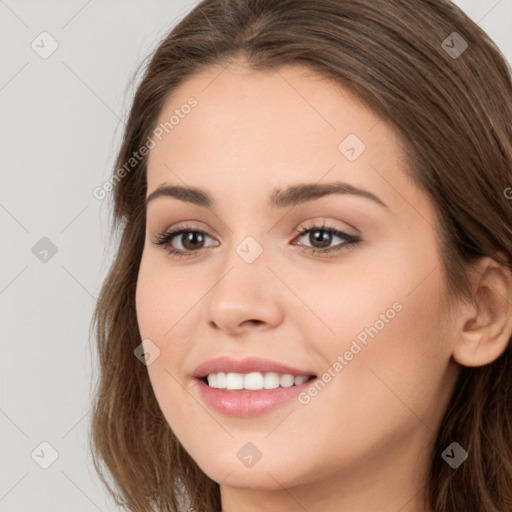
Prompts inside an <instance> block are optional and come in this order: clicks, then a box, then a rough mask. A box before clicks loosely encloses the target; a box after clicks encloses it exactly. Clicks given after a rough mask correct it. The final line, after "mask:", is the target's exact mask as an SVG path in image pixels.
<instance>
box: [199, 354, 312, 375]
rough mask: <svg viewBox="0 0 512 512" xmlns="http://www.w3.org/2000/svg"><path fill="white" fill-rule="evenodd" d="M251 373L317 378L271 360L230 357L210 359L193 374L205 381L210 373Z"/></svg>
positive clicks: (308, 372)
mask: <svg viewBox="0 0 512 512" xmlns="http://www.w3.org/2000/svg"><path fill="white" fill-rule="evenodd" d="M219 372H225V373H229V372H232V373H250V372H261V373H265V372H276V373H281V374H291V375H294V376H300V375H304V376H316V375H315V373H314V372H312V371H309V370H302V369H300V368H295V367H293V366H289V365H286V364H283V363H279V362H277V361H272V360H270V359H263V358H260V357H247V358H244V359H238V360H237V359H233V358H230V357H217V358H214V359H209V360H208V361H205V362H204V363H202V364H200V365H199V366H198V367H197V368H196V369H195V370H194V372H193V374H192V376H193V377H195V378H197V379H203V378H204V377H206V376H207V375H209V374H210V373H219Z"/></svg>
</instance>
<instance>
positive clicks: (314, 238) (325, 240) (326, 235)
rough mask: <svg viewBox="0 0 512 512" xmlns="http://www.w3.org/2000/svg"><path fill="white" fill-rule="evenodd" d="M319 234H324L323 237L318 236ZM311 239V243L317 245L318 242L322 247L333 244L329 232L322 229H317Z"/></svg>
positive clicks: (312, 233)
mask: <svg viewBox="0 0 512 512" xmlns="http://www.w3.org/2000/svg"><path fill="white" fill-rule="evenodd" d="M318 233H322V234H321V235H319V236H317V235H318ZM310 238H312V239H311V240H310V241H311V242H312V243H313V244H315V243H316V242H320V243H321V244H322V245H321V247H327V246H329V244H330V242H331V234H330V233H329V232H328V231H324V230H322V229H317V230H316V231H312V232H311V235H310Z"/></svg>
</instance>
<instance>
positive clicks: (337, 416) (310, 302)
mask: <svg viewBox="0 0 512 512" xmlns="http://www.w3.org/2000/svg"><path fill="white" fill-rule="evenodd" d="M219 73H220V74H219ZM190 96H194V97H195V98H196V99H197V100H198V105H197V107H196V108H195V109H193V110H192V111H191V113H190V114H188V115H187V116H185V117H184V118H183V119H180V122H179V124H178V125H176V126H175V127H174V129H173V130H172V131H170V132H169V133H168V134H167V135H166V136H165V137H164V138H163V139H162V141H161V142H158V144H157V145H156V147H155V148H154V149H152V150H151V152H150V155H149V160H148V170H147V185H148V188H147V190H148V194H147V195H148V196H149V194H150V193H151V192H152V191H153V190H155V189H156V188H157V187H158V186H160V185H162V184H175V185H186V186H190V187H199V188H203V189H205V190H206V191H207V192H208V193H209V195H211V196H212V197H213V198H214V199H215V201H216V203H217V206H216V207H215V208H213V207H212V208H202V207H200V206H196V205H193V204H189V203H185V202H182V201H179V200H178V199H175V198H170V197H159V198H157V199H155V200H154V201H151V202H150V203H149V204H148V207H147V222H146V228H147V232H146V240H145V247H144V252H143V256H142V260H141V265H140V271H139V278H138V283H137V292H136V307H137V317H138V323H139V328H140V333H141V337H142V339H149V340H151V342H152V343H153V344H154V345H156V346H157V347H158V349H159V350H160V354H159V356H158V357H157V358H156V360H155V361H154V362H153V363H152V364H150V365H148V367H147V369H148V372H149V377H150V380H151V385H152V386H153V389H154V392H155V395H156V398H157V400H158V403H159V405H160V407H161V409H162V412H163V414H164V416H165V418H166V420H167V422H168V424H169V425H170V427H171V428H172V430H173V431H174V433H175V434H176V436H177V437H178V439H179V440H180V442H181V443H182V444H183V446H184V447H185V449H186V450H187V451H188V452H189V453H190V454H191V456H192V457H193V458H194V460H195V461H196V462H197V464H198V465H199V466H200V468H201V469H202V470H203V471H204V472H205V473H206V474H207V475H208V476H209V477H210V478H212V479H213V480H215V481H217V482H219V483H220V486H221V498H222V509H223V511H224V512H235V511H247V512H249V511H263V510H276V511H277V510H283V511H285V510H286V511H290V512H294V511H301V512H302V511H304V510H307V511H308V512H316V511H322V512H330V511H332V512H334V511H339V510H343V511H344V512H356V511H357V512H370V511H379V512H398V511H399V510H400V511H401V512H413V511H414V512H423V511H424V512H429V511H430V510H431V509H429V508H425V507H424V506H423V505H422V503H421V501H420V497H421V490H422V487H423V486H424V485H425V478H426V468H427V464H428V461H429V457H430V452H431V450H432V443H433V440H434V437H435V434H436V432H437V429H438V428H439V424H440V421H441V419H442V417H443V415H444V412H445V409H446V406H447V403H448V400H449V399H450V397H451V394H452V392H453V389H454V385H455V382H456V378H457V376H458V373H459V369H460V366H459V363H461V364H466V365H468V366H478V365H481V364H487V363H488V362H490V361H492V360H494V359H495V358H497V357H498V356H499V355H500V354H501V353H502V352H503V350H504V348H505V346H506V343H507V340H508V336H509V335H510V331H511V329H512V327H511V325H510V320H509V318H510V316H511V315H510V306H509V302H508V299H509V298H510V281H509V280H508V278H507V277H506V276H505V274H504V273H503V272H502V271H501V270H500V268H499V267H498V266H497V265H496V264H495V263H494V262H493V260H489V259H485V260H482V261H481V262H480V263H479V265H478V266H475V268H474V279H473V281H474V283H475V285H474V286H475V288H474V291H475V296H476V297H478V300H479V302H477V303H476V304H469V303H465V302H464V303H463V302H457V301H449V296H448V294H447V289H446V282H445V280H444V278H443V274H442V272H441V260H440V255H439V252H438V250H437V246H436V242H435V232H436V231H435V230H436V227H437V221H436V213H435V209H434V205H433V203H432V202H431V200H430V199H429V198H428V197H427V196H426V194H424V193H423V192H422V191H421V190H420V189H418V188H417V187H416V186H415V185H413V184H412V183H411V181H410V180H408V179H407V177H406V174H405V161H404V158H403V153H402V149H401V145H400V139H399V138H398V136H397V133H396V132H395V131H394V130H393V128H392V127H391V126H390V125H388V124H387V123H386V122H384V121H383V120H380V119H379V117H378V116H376V115H375V114H374V113H373V112H372V111H370V110H368V109H367V108H366V107H365V105H364V104H362V103H361V102H360V101H359V100H358V99H357V98H356V97H355V96H353V95H352V94H351V93H350V92H349V91H348V90H347V89H344V88H341V87H340V86H339V85H336V84H334V83H333V82H330V81H328V80H326V79H322V78H321V77H319V76H318V75H316V74H315V73H313V72H311V71H308V70H307V69H305V68H302V67H284V68H280V69H279V72H276V71H268V72H261V71H253V70H250V69H249V68H248V67H246V66H244V63H243V62H233V63H231V65H229V66H227V67H226V68H225V69H224V68H219V67H216V68H210V69H208V70H207V71H203V72H201V73H200V74H197V75H195V76H194V77H192V78H191V79H189V80H187V81H186V82H184V83H183V84H182V85H181V87H180V88H179V89H178V90H177V91H175V93H174V94H173V95H172V96H171V97H170V98H169V100H168V102H167V104H166V105H165V108H164V109H163V111H162V113H161V116H160V121H161V122H165V121H166V120H168V119H169V117H170V116H171V115H172V114H173V112H174V110H175V109H177V108H178V109H179V108H180V107H181V106H182V105H183V104H185V103H186V102H187V99H188V98H189V97H190ZM348 134H356V135H357V137H358V138H359V139H360V140H362V141H363V142H364V144H365V145H366V149H365V151H364V152H363V153H362V154H361V155H360V156H359V157H358V158H357V159H356V160H355V161H353V162H351V161H349V160H348V159H347V158H346V157H345V156H344V155H343V154H342V153H341V152H340V151H339V149H338V146H339V144H340V142H341V141H342V140H344V139H345V137H347V135H348ZM336 180H339V181H344V182H347V183H350V184H352V185H354V186H357V187H360V188H363V189H365V190H368V191H370V192H372V193H373V194H375V195H376V196H378V197H379V198H380V199H381V200H382V201H383V202H384V203H386V204H387V205H388V207H389V208H388V209H386V208H384V207H382V206H380V205H379V204H377V203H375V202H372V201H371V200H368V199H366V198H363V197H356V196H352V195H328V196H324V197H322V198H318V199H316V200H314V201H310V202H307V203H303V204H300V205H297V206H295V207H293V208H291V207H288V208H271V207H270V206H269V205H268V198H269V197H270V195H271V193H272V192H273V191H274V189H276V188H286V187H287V186H289V185H293V184H298V183H302V182H313V183H317V182H321V183H329V182H333V181H336ZM227 185H228V186H227ZM323 220H325V221H327V223H328V224H329V225H330V226H332V227H334V228H336V229H339V230H341V231H346V232H348V233H349V234H357V233H359V236H360V237H361V242H359V243H358V244H356V245H355V246H353V247H352V248H348V249H346V250H342V251H340V252H338V253H332V254H331V255H330V256H322V255H321V254H310V253H308V252H306V251H305V250H304V247H307V246H309V247H315V245H314V242H315V241H314V239H312V238H311V237H309V236H308V235H302V236H300V237H298V235H297V232H296V230H297V229H298V228H301V227H304V228H311V227H314V226H318V225H319V226H321V225H322V221H323ZM181 222H186V223H187V227H188V226H190V227H189V230H198V229H199V230H202V231H206V232H207V234H208V236H207V237H206V238H205V239H204V243H203V245H202V246H201V243H199V244H198V243H197V241H196V246H195V247H197V249H193V250H195V252H194V253H193V254H192V255H191V256H188V257H187V256H186V257H183V258H177V257H175V256H173V255H169V254H168V251H167V250H166V248H164V247H162V246H158V245H155V244H154V243H153V241H154V238H155V237H156V236H157V235H158V234H159V233H162V232H165V231H166V230H167V229H169V228H172V227H173V226H176V225H177V224H178V223H181ZM356 230H357V231H356ZM247 236H252V237H253V238H254V239H255V240H256V241H257V242H258V243H259V244H260V246H261V248H262V249H263V252H262V254H261V255H260V256H259V257H258V258H257V259H256V260H255V261H254V262H253V263H250V264H249V263H247V262H246V261H244V260H243V259H242V258H241V257H240V256H239V254H238V253H237V252H236V248H237V246H238V245H239V244H240V243H241V242H242V240H244V239H245V238H246V237H247ZM343 241H344V240H343V239H340V238H338V237H337V236H334V235H333V238H332V241H331V243H330V245H329V247H333V246H340V245H341V244H342V243H343ZM292 242H293V243H292ZM183 243H184V241H183V237H182V236H180V235H178V236H176V237H175V238H174V239H173V241H172V246H173V247H174V248H178V249H182V250H185V249H184V245H182V244H183ZM185 243H186V242H185ZM192 247H194V246H192ZM201 247H202V248H201ZM316 247H317V248H318V247H321V246H319V245H317V246H316ZM189 252H192V251H189ZM482 290H484V291H483V292H482ZM477 291H478V293H477ZM394 303H399V304H400V305H401V307H402V309H401V311H400V312H397V313H396V315H395V316H394V318H393V319H391V320H389V321H388V322H387V323H385V326H384V327H383V328H382V329H381V330H379V332H378V334H377V335H376V336H375V337H373V338H371V337H369V338H368V341H367V345H366V346H364V348H362V350H361V351H360V352H358V353H357V355H355V356H354V357H353V358H352V360H350V361H348V364H347V365H346V366H345V367H344V368H343V369H342V370H341V371H339V372H338V373H336V376H335V377H334V378H332V379H331V381H330V382H329V383H328V384H327V385H326V386H325V387H324V388H323V389H322V390H321V391H320V392H319V393H318V394H317V396H314V397H312V398H311V400H310V401H309V403H307V404H306V405H304V404H301V403H299V402H298V401H296V400H293V401H291V402H289V403H287V404H284V405H282V406H280V407H279V408H278V409H276V410H274V411H272V412H269V413H266V414H263V415H261V416H258V417H254V418H247V419H241V418H232V417H228V416H225V415H223V414H220V413H217V412H215V411H212V410H210V409H209V408H208V407H207V406H206V405H205V404H204V403H203V402H202V400H201V398H200V395H199V393H198V390H197V386H196V383H195V381H194V380H193V379H192V377H191V374H192V372H193V371H194V369H195V368H196V367H197V366H198V365H199V364H200V363H202V362H204V361H206V360H208V359H210V358H213V357H217V356H224V355H226V356H231V357H235V358H243V357H246V356H260V357H264V358H270V359H274V360H276V361H280V362H283V363H285V364H289V365H291V366H295V367H298V368H301V369H303V370H307V371H308V372H310V373H314V374H316V375H318V376H321V375H322V374H323V373H324V372H326V371H327V369H328V368H329V367H331V368H332V366H333V363H334V362H335V361H336V360H337V357H338V356H339V355H343V354H344V353H345V352H346V351H347V350H349V349H350V347H351V343H352V342H353V340H354V339H356V337H357V335H358V334H359V333H361V332H362V331H364V329H365V327H369V326H370V325H374V324H375V322H376V321H377V320H379V318H381V317H380V315H382V314H385V313H386V311H387V310H389V309H390V308H392V305H393V304H394ZM447 305H449V306H450V307H447ZM145 343H147V342H145ZM247 442H251V443H253V444H254V445H255V446H256V447H257V448H258V450H259V451H260V452H261V454H262V456H261V459H260V460H259V461H258V462H257V463H256V464H255V465H254V466H252V467H246V466H245V465H244V464H242V463H241V461H240V460H239V459H238V457H237V452H238V451H239V450H240V448H241V447H242V446H244V445H245V444H246V443H247Z"/></svg>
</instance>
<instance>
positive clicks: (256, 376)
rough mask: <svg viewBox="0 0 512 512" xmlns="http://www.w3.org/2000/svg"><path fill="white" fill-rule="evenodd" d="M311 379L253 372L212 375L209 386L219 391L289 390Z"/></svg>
mask: <svg viewBox="0 0 512 512" xmlns="http://www.w3.org/2000/svg"><path fill="white" fill-rule="evenodd" d="M308 379H309V376H306V375H300V376H297V377H295V376H293V375H290V374H289V373H285V374H279V373H276V372H267V373H264V374H263V373H261V372H251V373H246V374H243V373H224V372H219V373H210V374H209V375H208V386H210V387H211V388H217V389H228V390H238V389H246V390H249V391H258V390H261V389H276V388H278V387H282V388H289V387H291V386H299V385H300V384H303V383H304V382H306V381H307V380H308Z"/></svg>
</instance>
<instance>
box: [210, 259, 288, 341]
mask: <svg viewBox="0 0 512 512" xmlns="http://www.w3.org/2000/svg"><path fill="white" fill-rule="evenodd" d="M274 273H275V270H274ZM274 273H273V272H272V271H271V270H270V269H269V268H268V266H267V258H265V253H263V254H261V255H260V256H259V257H258V258H257V259H256V261H253V262H252V263H247V262H246V261H244V259H243V258H241V257H240V256H239V255H238V254H237V253H236V252H235V251H234V250H233V252H232V254H231V255H230V257H229V258H227V260H226V261H225V265H224V266H223V268H222V272H219V277H218V278H217V279H216V280H215V284H214V285H213V287H212V289H211V292H210V293H209V294H208V295H207V297H205V301H204V306H203V307H204V314H205V315H206V321H207V323H208V325H209V326H210V327H212V328H214V329H216V330H222V331H224V332H225V333H227V334H230V335H237V334H242V333H244V332H247V331H250V330H253V329H258V330H267V329H271V328H275V327H277V326H278V325H279V324H280V323H281V322H282V321H283V297H282V294H283V289H282V288H284V287H282V285H281V287H280V286H279V284H280V283H279V281H278V280H277V279H276V277H275V275H274Z"/></svg>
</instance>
